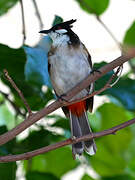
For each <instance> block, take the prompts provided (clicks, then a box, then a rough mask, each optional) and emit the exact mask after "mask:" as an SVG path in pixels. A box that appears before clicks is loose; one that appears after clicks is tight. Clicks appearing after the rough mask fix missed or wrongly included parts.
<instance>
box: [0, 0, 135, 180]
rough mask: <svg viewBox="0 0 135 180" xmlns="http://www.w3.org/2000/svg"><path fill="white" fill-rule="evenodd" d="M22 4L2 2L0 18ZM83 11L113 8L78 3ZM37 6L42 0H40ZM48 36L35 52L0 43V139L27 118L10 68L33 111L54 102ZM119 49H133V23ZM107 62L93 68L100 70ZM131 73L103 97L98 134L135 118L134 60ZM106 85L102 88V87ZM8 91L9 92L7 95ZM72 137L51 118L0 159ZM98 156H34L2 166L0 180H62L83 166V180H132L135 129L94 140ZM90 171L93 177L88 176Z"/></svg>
mask: <svg viewBox="0 0 135 180" xmlns="http://www.w3.org/2000/svg"><path fill="white" fill-rule="evenodd" d="M18 1H19V0H1V1H0V16H2V15H4V14H5V13H7V11H8V10H9V9H10V8H12V7H13V6H14V5H15V4H16V3H17V2H18ZM76 3H78V4H79V5H80V8H81V9H82V10H84V11H85V12H87V13H89V14H90V16H91V15H94V16H96V17H97V18H100V16H101V15H102V14H103V13H104V12H105V11H106V10H107V8H108V7H109V0H76ZM37 5H38V0H37ZM62 21H63V19H62V17H59V16H55V18H54V21H53V22H52V25H54V24H57V23H59V22H62ZM51 43H52V42H51V40H50V39H49V37H47V36H46V37H42V38H41V39H40V41H39V42H38V43H37V45H36V46H35V47H30V46H25V45H23V46H22V47H20V48H18V49H13V48H10V47H8V46H7V45H6V44H0V78H1V80H0V81H1V84H0V134H3V133H5V132H6V131H8V130H10V129H12V128H13V127H15V126H16V125H17V124H18V123H20V122H22V121H23V120H24V118H25V117H26V115H27V112H26V109H25V106H24V104H23V102H22V101H21V99H20V97H18V94H17V92H16V91H15V90H14V89H13V88H12V86H11V85H10V84H9V82H8V81H7V80H6V79H5V78H4V76H3V69H4V68H6V69H7V70H8V72H9V74H10V76H11V77H12V78H13V79H14V81H15V83H16V84H17V86H18V87H19V88H20V89H21V90H22V92H23V93H24V96H25V98H26V99H27V101H28V103H29V105H30V107H31V109H32V110H33V111H38V110H40V109H41V108H43V107H45V106H46V105H47V104H48V103H49V102H50V101H52V100H54V99H55V96H54V94H53V93H52V87H51V83H50V80H49V75H48V72H47V53H48V51H49V48H50V46H51ZM120 43H121V45H124V46H127V45H128V46H134V45H135V21H134V22H133V23H132V24H131V26H130V27H129V29H127V30H126V33H125V37H124V39H123V41H122V42H120ZM105 63H106V62H100V63H98V64H95V65H94V66H95V67H96V68H97V67H100V66H102V65H104V64H105ZM129 64H130V69H129V71H128V72H127V73H126V74H124V75H123V76H122V77H121V78H120V80H119V82H118V83H117V84H116V85H115V86H114V87H113V88H111V89H108V90H106V91H105V92H103V93H102V94H100V96H103V95H104V96H107V97H108V98H109V102H108V103H104V104H102V105H100V106H99V107H98V108H97V110H96V111H95V112H94V113H93V114H88V115H89V120H90V123H91V124H92V129H93V131H94V132H97V131H101V130H104V129H107V128H110V127H112V126H115V125H117V124H120V123H122V122H125V121H127V120H129V119H132V118H133V117H134V116H135V113H134V111H135V83H134V76H135V74H134V73H135V59H132V61H130V62H129ZM111 74H112V72H110V73H108V74H107V75H105V76H104V77H102V78H101V79H99V80H98V81H97V82H96V89H99V88H101V87H102V86H103V85H104V83H105V82H106V81H107V80H108V79H109V77H110V75H111ZM103 82H104V83H103ZM3 86H6V87H7V88H8V90H9V93H5V92H4V91H3ZM68 137H70V127H69V121H68V119H66V118H65V117H63V116H61V115H56V114H55V113H53V115H48V116H47V117H45V118H44V119H43V120H41V121H40V122H39V123H36V124H35V125H34V126H32V127H31V128H29V129H28V130H27V131H26V133H25V134H24V136H23V137H21V136H18V137H16V139H13V140H12V141H10V142H8V143H6V144H5V145H3V146H0V156H4V155H7V154H20V153H24V152H28V151H32V150H35V149H37V148H40V147H43V146H47V145H50V144H53V143H56V142H59V141H61V140H64V139H65V138H68ZM96 144H97V147H98V151H97V153H96V155H95V156H92V157H91V156H88V155H87V154H84V155H83V158H81V159H77V160H73V159H72V153H71V147H70V146H68V147H64V148H60V149H57V150H55V151H51V152H48V153H46V154H42V155H39V156H36V157H34V158H32V159H29V160H25V161H21V162H13V163H0V180H15V179H21V177H19V178H18V177H17V176H16V174H17V170H18V169H21V170H20V171H21V175H22V176H23V178H24V179H26V180H37V179H38V180H43V179H45V180H60V179H64V178H62V177H63V176H64V175H65V174H66V173H69V172H73V170H75V169H76V168H79V167H80V166H83V167H84V169H86V171H84V174H83V175H82V177H80V179H81V180H134V179H135V126H134V125H132V126H131V127H127V128H125V129H123V130H121V131H119V132H118V133H117V135H115V136H113V135H111V136H106V137H102V138H99V139H97V140H96ZM87 169H90V170H91V171H92V173H88V171H87Z"/></svg>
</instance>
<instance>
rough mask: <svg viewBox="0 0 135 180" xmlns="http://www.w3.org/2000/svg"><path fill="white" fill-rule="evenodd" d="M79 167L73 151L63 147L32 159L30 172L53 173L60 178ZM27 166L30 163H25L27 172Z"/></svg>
mask: <svg viewBox="0 0 135 180" xmlns="http://www.w3.org/2000/svg"><path fill="white" fill-rule="evenodd" d="M77 165H78V163H77V162H76V161H74V160H73V158H72V152H71V149H70V148H69V147H63V148H59V149H57V150H53V151H50V152H48V153H46V154H44V155H40V156H36V157H34V158H32V162H31V166H30V171H38V172H46V173H51V174H53V175H55V176H57V177H58V178H59V177H61V176H62V175H64V174H65V173H67V172H68V171H70V170H72V169H74V168H75V167H77ZM27 166H28V161H25V169H26V170H27Z"/></svg>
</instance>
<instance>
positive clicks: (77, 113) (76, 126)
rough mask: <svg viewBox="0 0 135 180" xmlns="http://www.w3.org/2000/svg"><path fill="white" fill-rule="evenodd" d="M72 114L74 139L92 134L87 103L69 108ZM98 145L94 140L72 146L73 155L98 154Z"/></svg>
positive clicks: (79, 103)
mask: <svg viewBox="0 0 135 180" xmlns="http://www.w3.org/2000/svg"><path fill="white" fill-rule="evenodd" d="M68 109H69V112H70V125H71V133H72V136H74V137H80V136H82V135H87V134H90V133H91V128H90V125H89V122H88V116H87V112H86V101H81V102H78V103H75V104H72V105H70V106H68ZM96 149H97V148H96V144H95V142H94V140H89V141H85V142H79V143H76V144H73V145H72V153H73V156H74V157H75V155H76V154H79V155H81V154H82V153H83V151H84V150H85V151H86V152H87V153H89V154H90V155H94V154H95V153H96Z"/></svg>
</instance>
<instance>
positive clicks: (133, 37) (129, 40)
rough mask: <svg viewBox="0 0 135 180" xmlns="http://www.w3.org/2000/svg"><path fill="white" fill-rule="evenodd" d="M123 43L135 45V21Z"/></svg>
mask: <svg viewBox="0 0 135 180" xmlns="http://www.w3.org/2000/svg"><path fill="white" fill-rule="evenodd" d="M123 43H124V44H125V45H129V46H135V21H134V22H133V23H132V25H131V26H130V27H129V29H128V30H127V31H126V33H125V36H124V40H123Z"/></svg>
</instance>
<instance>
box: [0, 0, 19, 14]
mask: <svg viewBox="0 0 135 180" xmlns="http://www.w3.org/2000/svg"><path fill="white" fill-rule="evenodd" d="M17 1H18V0H0V16H1V15H3V14H4V13H6V12H7V11H8V10H9V9H10V8H12V7H13V6H14V5H15V4H16V3H17Z"/></svg>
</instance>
